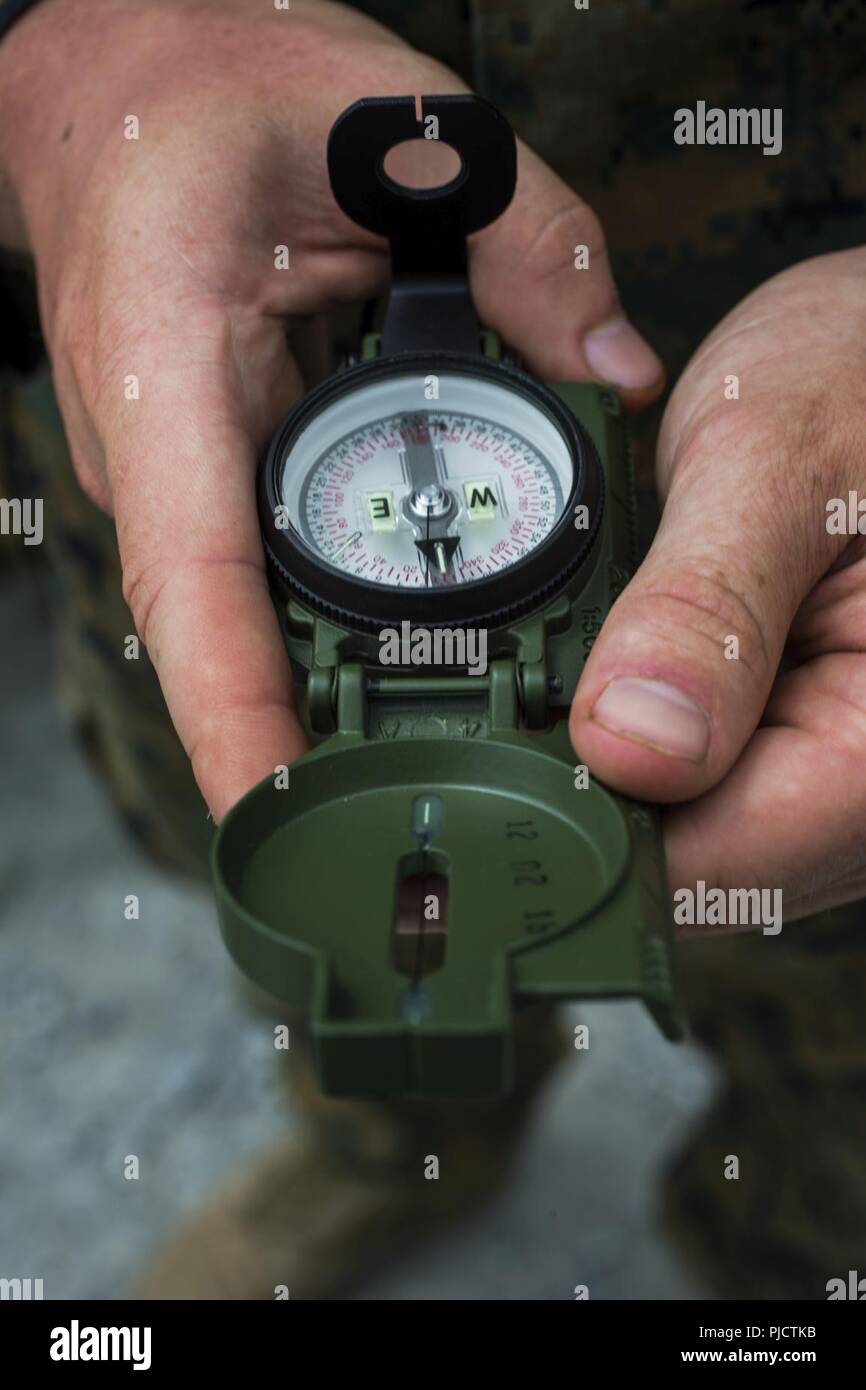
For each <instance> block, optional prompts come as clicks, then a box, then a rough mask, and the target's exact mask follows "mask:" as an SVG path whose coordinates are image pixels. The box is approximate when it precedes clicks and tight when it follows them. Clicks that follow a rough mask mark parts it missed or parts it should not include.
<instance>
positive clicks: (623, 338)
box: [583, 318, 664, 390]
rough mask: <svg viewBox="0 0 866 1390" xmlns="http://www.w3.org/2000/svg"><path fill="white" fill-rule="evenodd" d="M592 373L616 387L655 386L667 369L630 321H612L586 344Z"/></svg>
mask: <svg viewBox="0 0 866 1390" xmlns="http://www.w3.org/2000/svg"><path fill="white" fill-rule="evenodd" d="M583 353H584V356H585V358H586V360H587V362H588V364H589V368H590V371H591V372H593V374H594V375H595V376H597V377H600V378H601V380H602V381H609V382H611V383H612V385H614V386H625V387H631V388H632V389H634V390H638V389H639V388H641V387H647V386H652V385H653V383H654V382H656V381H658V379H659V377H660V376H661V374H662V372H663V370H664V368H663V367H662V364H661V361H660V360H659V358H658V357H656V355H655V353H654V352H653V350H652V348H651V347H650V345H649V343H646V342H644V340H643V338H642V337H641V336H640V334H639V333H638V331H637V329H636V328H633V327H632V325H631V324H630V323H629V321H628V319H626V318H615V319H609V320H608V322H607V323H603V324H601V325H600V326H599V327H598V328H594V329H593V330H592V332H591V333H587V335H586V337H585V338H584V340H583Z"/></svg>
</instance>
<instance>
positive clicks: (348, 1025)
mask: <svg viewBox="0 0 866 1390" xmlns="http://www.w3.org/2000/svg"><path fill="white" fill-rule="evenodd" d="M423 114H424V118H425V127H426V128H428V129H429V125H430V122H429V118H430V117H434V118H435V123H436V124H437V126H438V134H439V138H441V139H442V140H443V141H444V142H446V143H447V144H448V145H450V146H452V147H453V148H454V149H455V150H456V151H457V153H458V155H459V156H460V159H461V167H460V172H459V173H458V174H457V176H456V177H455V178H454V179H452V180H451V181H450V182H449V183H447V184H445V185H443V186H441V187H439V188H435V189H408V188H404V187H403V186H401V185H398V184H396V183H394V182H393V180H392V179H391V178H390V177H389V176H388V174H387V173H386V171H385V167H384V161H385V156H386V155H387V153H388V151H389V150H390V149H391V148H392V147H393V146H394V145H397V144H400V143H402V142H403V141H406V140H411V139H413V138H417V137H418V136H419V135H420V134H421V133H422V129H421V127H420V125H419V122H418V121H417V119H416V112H415V100H414V98H413V97H383V98H369V99H365V100H363V101H359V102H356V103H355V104H354V105H353V106H351V107H349V109H348V110H347V111H345V112H344V113H343V114H342V116H340V118H339V119H338V120H337V122H336V124H335V125H334V127H333V129H332V131H331V135H330V139H329V142H328V168H329V173H330V179H331V186H332V189H333V192H334V197H335V198H336V201H337V202H338V204H339V205H340V207H341V208H342V209H343V211H344V212H345V213H347V214H348V216H350V217H351V218H353V219H354V220H355V221H356V222H358V223H359V224H360V225H362V226H364V227H366V228H367V229H369V230H371V231H374V232H378V233H380V234H381V235H383V236H386V237H388V239H389V241H390V246H391V257H392V266H393V283H392V288H391V292H390V296H389V299H388V303H387V307H386V308H385V312H384V317H383V319H382V322H381V326H380V330H379V331H378V332H376V333H370V334H368V335H367V336H366V337H365V338H364V340H363V342H362V344H361V345H360V350H359V353H358V355H357V357H358V360H357V361H355V362H353V363H352V364H351V365H348V366H346V367H344V368H343V369H342V370H340V371H338V372H337V373H336V374H335V375H334V376H332V377H331V378H329V379H328V380H327V381H326V382H324V383H323V384H322V385H320V386H319V387H317V388H316V389H315V390H313V391H311V392H310V393H309V394H308V395H307V396H305V398H304V399H303V400H302V401H301V402H300V404H299V405H297V406H296V407H295V408H294V409H293V410H292V411H291V412H290V413H289V414H288V415H287V417H286V418H285V420H284V421H283V422H282V424H281V425H280V427H279V428H278V430H277V432H276V434H275V436H274V438H273V441H272V443H271V446H270V448H269V450H268V451H267V454H266V456H265V458H264V459H263V460H262V464H261V467H260V470H259V479H258V504H259V515H260V520H261V527H262V536H263V541H264V546H265V551H266V555H267V559H268V564H269V570H270V574H271V582H272V591H273V594H274V599H275V602H276V604H277V607H278V611H279V613H280V615H281V619H282V623H283V629H284V634H285V640H286V642H287V645H288V650H289V654H290V656H291V659H292V664H293V669H294V672H295V678H296V685H297V691H298V704H299V707H300V712H301V715H302V718H303V721H304V723H305V725H306V728H307V732H308V733H309V736H310V739H311V742H312V743H313V748H312V751H311V752H310V753H308V754H307V755H306V756H305V757H303V758H302V759H300V761H299V762H297V763H296V764H294V765H293V766H292V768H291V770H290V773H289V775H288V777H284V778H280V777H279V776H274V777H272V778H268V779H267V780H266V781H265V782H263V783H261V784H260V785H259V786H258V787H257V788H255V789H254V790H253V791H252V792H250V793H249V795H248V796H247V797H245V798H244V800H243V801H241V802H240V803H239V804H238V806H236V807H235V808H234V810H233V811H232V812H230V814H229V815H228V816H227V817H226V818H225V820H224V821H223V823H222V825H221V827H220V830H219V833H218V836H217V839H216V841H215V845H214V857H213V866H214V874H215V879H216V884H217V891H218V899H219V904H220V918H221V924H222V929H223V933H224V936H225V939H226V942H227V944H228V946H229V949H230V951H231V952H232V955H233V956H234V958H235V960H236V961H237V963H238V964H239V965H240V967H241V968H242V969H243V970H244V971H245V972H246V973H247V974H248V975H250V976H251V977H252V978H253V979H254V980H255V981H256V982H257V983H258V984H259V985H261V986H262V987H263V988H265V989H267V990H268V991H269V992H270V993H271V994H273V995H276V996H277V997H278V998H280V999H282V1000H284V1001H285V1002H286V1003H287V1004H290V1005H293V1006H296V1007H302V1008H305V1009H306V1010H308V1012H309V1019H310V1028H311V1032H312V1036H313V1040H314V1046H315V1052H316V1060H317V1066H318V1070H319V1078H320V1082H321V1084H322V1087H323V1089H325V1090H326V1091H328V1092H330V1093H332V1094H337V1095H367V1096H384V1095H401V1094H416V1095H427V1096H485V1095H495V1094H498V1093H501V1092H502V1091H503V1090H505V1089H507V1087H508V1085H509V1082H510V1057H511V1019H512V1014H513V1011H514V1010H515V1009H516V1008H520V1007H521V1006H522V1005H524V1004H526V1003H529V1002H531V1001H533V1000H540V999H548V1000H556V999H577V998H588V999H595V998H610V997H613V998H627V997H638V998H641V999H643V1000H644V1001H645V1003H646V1004H647V1006H648V1008H649V1009H650V1011H651V1013H652V1014H653V1016H654V1017H655V1019H656V1020H657V1022H658V1024H659V1026H660V1027H661V1028H662V1030H663V1031H664V1032H665V1034H666V1035H667V1036H668V1037H671V1038H674V1037H677V1036H679V1035H680V1031H681V1026H680V1019H679V1012H678V1008H677V1004H676V999H675V992H674V985H673V971H672V928H671V911H670V906H669V898H668V889H667V883H666V875H665V866H664V857H663V851H662V843H661V835H660V830H659V823H658V817H657V813H656V812H655V810H654V809H652V808H650V807H648V806H645V805H643V804H639V803H636V802H634V801H630V800H628V799H627V798H624V797H622V796H619V795H616V794H614V793H613V792H611V791H609V790H607V789H606V788H604V787H602V786H601V785H599V784H598V783H597V782H595V780H594V779H592V778H591V777H589V776H588V775H587V773H586V770H585V769H583V768H581V767H580V766H579V765H578V762H577V758H576V756H575V754H574V752H573V749H572V747H571V744H570V742H569V739H568V732H567V723H566V720H565V718H564V716H565V715H566V714H567V711H568V707H569V704H570V701H571V697H572V695H573V693H574V689H575V686H576V684H577V680H578V678H579V676H580V672H581V670H582V667H583V663H584V661H585V659H586V656H587V654H588V652H589V650H590V649H591V646H592V643H593V641H594V640H595V636H596V634H597V633H598V631H599V629H600V627H601V624H602V622H603V620H604V618H605V616H606V615H607V613H608V611H609V609H610V606H611V604H612V603H613V601H614V599H615V598H616V596H617V594H618V593H619V592H620V590H621V589H622V587H623V586H624V585H625V583H627V581H628V578H629V577H630V575H631V573H632V570H633V568H634V566H635V564H636V561H637V556H636V551H635V497H634V487H633V481H632V477H631V471H630V466H629V460H628V450H627V443H626V438H625V430H624V423H623V419H622V416H621V412H620V407H619V403H618V401H617V398H616V396H615V394H614V393H613V392H612V391H611V390H608V389H606V388H604V387H600V386H595V385H585V384H584V385H575V384H545V383H542V382H540V381H537V380H535V379H534V378H533V377H532V376H531V375H530V374H529V373H527V372H526V371H525V370H524V369H523V368H522V367H521V366H519V365H518V363H517V362H516V361H515V360H514V358H513V357H512V356H511V355H510V354H509V353H508V352H507V351H506V350H505V349H504V348H503V345H502V344H501V343H500V342H499V340H498V338H497V337H496V335H495V334H493V333H491V332H489V331H486V330H484V329H483V328H482V327H481V326H480V325H479V322H478V319H477V316H476V313H475V308H474V305H473V303H472V299H471V295H470V292H469V286H468V282H467V273H466V267H467V262H466V237H467V235H469V234H470V233H472V232H474V231H477V230H479V229H480V228H482V227H484V226H486V225H487V224H488V223H489V222H491V221H493V220H494V219H495V218H496V217H498V216H500V215H501V214H502V213H503V212H504V211H505V209H506V207H507V206H508V204H509V202H510V201H511V198H512V195H513V193H514V187H515V179H516V159H515V142H514V136H513V134H512V131H511V129H510V127H509V126H508V124H507V123H506V121H505V120H504V119H503V117H502V116H501V115H500V114H499V113H498V112H497V111H496V110H495V109H494V108H493V107H491V106H490V105H488V104H487V103H486V102H483V101H482V100H480V99H479V98H477V97H472V96H439V97H425V98H424V99H423ZM398 631H399V633H400V634H401V636H402V638H404V639H405V638H407V637H409V638H414V637H415V636H417V635H419V634H420V635H421V636H422V637H423V638H425V639H428V638H429V641H421V642H417V643H416V642H414V641H412V642H411V643H409V642H407V641H404V642H403V645H402V646H400V647H399V648H396V649H395V648H394V647H393V644H391V645H390V646H388V645H387V643H388V642H390V641H391V636H390V635H391V634H393V633H395V632H398ZM482 638H483V642H482V640H481V639H482ZM434 639H435V640H434ZM482 646H483V649H484V658H485V659H484V662H483V665H482V663H481V662H480V661H474V662H473V660H471V659H470V653H472V652H474V653H476V655H477V653H478V652H479V651H480V649H481V647H482ZM395 650H397V651H398V652H400V653H402V656H399V655H398V657H397V659H396V660H395V657H394V652H395ZM419 651H420V652H422V654H423V653H424V652H427V653H432V654H433V656H432V657H430V656H428V657H427V658H424V657H423V655H422V657H421V659H420V660H419V658H418V652H419ZM386 653H389V654H386Z"/></svg>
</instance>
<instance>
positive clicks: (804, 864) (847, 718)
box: [571, 248, 866, 934]
mask: <svg viewBox="0 0 866 1390" xmlns="http://www.w3.org/2000/svg"><path fill="white" fill-rule="evenodd" d="M731 374H735V375H737V376H738V378H739V383H740V385H739V390H740V398H739V400H726V399H725V395H724V388H725V378H726V377H728V376H730V375H731ZM864 379H866V250H862V249H859V248H858V249H857V250H853V251H845V252H839V253H836V254H833V255H828V256H820V257H817V258H815V259H814V260H810V261H805V262H803V263H802V264H800V265H797V266H794V267H793V268H792V269H790V270H786V271H785V272H784V273H783V274H781V275H778V276H776V277H775V278H774V279H772V280H770V281H768V282H767V283H766V284H764V285H762V286H761V287H760V288H759V289H757V290H756V291H755V292H754V293H753V294H751V295H749V296H748V298H746V299H745V300H743V302H742V303H741V304H739V305H738V306H737V307H736V308H735V309H734V310H733V311H732V312H731V313H730V314H728V316H727V317H726V318H725V319H723V321H722V322H721V323H720V324H719V326H718V327H717V328H716V329H715V330H714V332H713V333H711V334H710V336H709V337H708V338H707V339H706V341H705V342H704V343H703V344H702V346H701V347H700V349H699V350H698V352H697V353H696V354H695V356H694V357H693V358H692V361H691V362H690V363H689V365H688V367H687V369H686V371H685V372H684V373H683V376H682V377H681V379H680V380H679V382H678V383H677V386H676V389H675V391H674V393H673V395H672V397H671V400H670V403H669V405H668V408H667V411H666V413H665V418H664V422H663V425H662V431H661V437H660V441H659V451H658V482H659V488H660V492H661V495H662V498H663V499H664V512H663V517H662V523H661V527H660V529H659V531H658V533H657V536H656V538H655V541H654V543H653V545H652V547H651V549H650V552H649V554H648V556H647V558H646V560H645V562H644V564H643V565H642V566H641V569H640V571H639V573H638V574H637V575H636V577H635V579H634V580H633V581H632V583H631V584H630V585H629V586H628V588H627V589H626V590H625V592H624V593H623V595H622V596H621V598H620V599H619V601H618V602H617V603H616V605H615V606H614V608H613V609H612V611H611V614H610V617H609V619H608V621H607V623H606V624H605V626H604V628H603V630H602V632H601V633H600V635H599V638H598V640H597V641H596V643H595V646H594V647H593V650H592V654H591V656H590V659H589V661H588V662H587V666H586V669H585V671H584V674H583V677H582V680H581V682H580V686H579V689H578V691H577V694H576V695H575V699H574V704H573V707H572V714H571V732H572V738H573V740H574V742H575V745H576V747H577V749H578V751H579V753H580V755H581V757H582V759H583V760H584V761H585V762H586V763H587V764H588V765H589V766H590V767H591V769H592V771H593V772H594V773H595V774H596V775H597V776H598V777H600V778H602V779H604V780H607V781H608V782H610V783H611V785H613V786H616V787H618V788H620V789H621V790H623V791H625V792H629V793H631V794H633V795H636V796H641V797H644V796H645V797H651V798H652V799H654V800H658V801H663V802H681V801H688V802H689V804H687V805H683V806H679V807H677V808H676V809H671V811H670V812H669V813H668V815H667V817H666V823H665V835H666V849H667V855H668V864H669V870H670V878H671V883H672V885H673V886H677V885H684V886H691V887H694V884H695V881H696V879H698V878H701V879H704V881H705V882H706V883H707V884H708V885H713V886H719V887H722V888H729V887H742V888H750V887H767V888H781V889H782V891H783V902H784V911H785V919H786V921H792V920H794V919H796V918H797V917H801V916H805V915H806V914H808V913H810V912H815V911H819V910H821V909H823V908H827V907H832V906H835V905H838V904H841V903H844V902H849V901H852V900H853V899H856V898H859V897H862V896H863V895H864V893H866V657H864V652H866V537H864V536H861V535H854V536H848V535H841V536H839V535H829V534H828V532H827V528H826V521H827V511H826V507H827V502H828V501H829V500H830V499H831V498H842V499H845V500H846V501H847V499H848V493H849V490H852V489H853V490H855V491H857V492H858V495H859V496H864V495H866V461H864V460H866V419H864V415H863V391H864ZM864 524H866V523H864ZM729 635H735V636H737V637H739V660H727V659H725V655H724V651H725V638H726V637H727V636H729ZM783 653H784V655H785V664H784V667H783V669H782V673H779V664H780V660H781V659H782V657H783ZM635 679H637V680H638V681H639V682H640V685H638V686H636V687H633V686H632V687H630V686H629V685H626V687H625V688H624V689H621V690H620V691H617V690H616V689H615V687H614V682H615V681H617V680H625V681H627V682H631V681H633V680H635ZM651 682H660V683H662V685H663V687H666V690H663V691H662V692H661V694H660V698H659V699H653V698H652V686H651V685H650V683H651ZM671 692H673V694H671ZM654 711H657V714H656V715H655V718H653V712H654ZM651 719H652V721H653V722H650V721H651ZM665 749H667V750H669V751H664V750H665ZM695 797H696V798H698V799H697V801H691V800H690V799H691V798H695ZM707 930H708V929H707V928H706V927H696V928H695V929H694V931H695V933H696V934H700V933H701V932H703V933H706V932H707ZM728 930H730V928H728Z"/></svg>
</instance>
